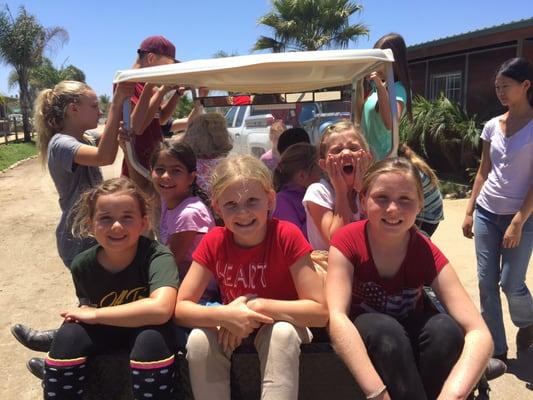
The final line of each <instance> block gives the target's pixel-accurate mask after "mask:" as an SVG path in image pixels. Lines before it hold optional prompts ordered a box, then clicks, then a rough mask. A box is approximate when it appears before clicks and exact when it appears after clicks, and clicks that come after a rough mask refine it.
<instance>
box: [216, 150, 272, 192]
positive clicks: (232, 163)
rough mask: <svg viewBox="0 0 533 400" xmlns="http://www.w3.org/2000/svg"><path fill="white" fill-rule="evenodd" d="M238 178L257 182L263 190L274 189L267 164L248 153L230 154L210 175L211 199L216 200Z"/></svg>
mask: <svg viewBox="0 0 533 400" xmlns="http://www.w3.org/2000/svg"><path fill="white" fill-rule="evenodd" d="M239 180H251V181H256V182H258V183H259V184H260V185H261V186H262V187H263V189H265V192H270V191H272V190H274V188H273V186H272V175H271V173H270V170H269V169H268V168H267V166H266V165H265V164H264V163H263V162H262V161H260V160H258V159H257V158H255V157H253V156H250V155H236V156H230V157H227V158H225V159H223V160H222V161H220V162H219V163H218V164H217V166H216V167H215V169H214V171H213V174H212V175H211V199H212V201H213V202H216V201H217V200H218V198H219V197H220V195H221V194H222V192H224V190H226V188H227V187H228V186H230V185H231V184H232V183H234V182H236V181H239Z"/></svg>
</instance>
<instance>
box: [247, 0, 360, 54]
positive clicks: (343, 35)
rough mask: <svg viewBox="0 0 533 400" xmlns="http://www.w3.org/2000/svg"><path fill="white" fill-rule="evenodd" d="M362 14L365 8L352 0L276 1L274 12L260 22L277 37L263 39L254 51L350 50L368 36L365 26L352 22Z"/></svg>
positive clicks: (257, 43)
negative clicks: (354, 16)
mask: <svg viewBox="0 0 533 400" xmlns="http://www.w3.org/2000/svg"><path fill="white" fill-rule="evenodd" d="M361 10H362V6H361V5H359V4H356V3H355V2H353V1H350V0H272V11H270V12H269V13H268V14H266V15H263V16H262V17H261V18H259V20H258V21H257V22H258V24H260V25H266V26H268V27H269V28H271V29H272V30H273V32H274V36H273V37H267V36H260V37H259V39H258V40H257V42H256V43H255V45H254V47H253V50H271V51H272V52H274V53H279V52H284V51H291V50H321V49H328V48H346V47H348V44H349V43H350V41H353V42H355V41H357V39H358V38H359V36H362V35H367V36H368V28H367V27H366V26H365V25H363V24H350V21H349V19H350V17H351V16H352V15H354V14H356V13H359V12H361Z"/></svg>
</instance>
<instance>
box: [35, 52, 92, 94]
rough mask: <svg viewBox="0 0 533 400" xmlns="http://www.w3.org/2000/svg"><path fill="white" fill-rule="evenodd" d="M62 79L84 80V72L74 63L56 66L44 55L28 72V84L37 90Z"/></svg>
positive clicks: (50, 85) (51, 85)
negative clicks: (37, 64) (38, 63)
mask: <svg viewBox="0 0 533 400" xmlns="http://www.w3.org/2000/svg"><path fill="white" fill-rule="evenodd" d="M64 80H70V81H80V82H85V73H84V72H83V71H82V70H81V69H79V68H78V67H75V66H74V65H67V66H65V65H61V66H60V67H59V68H56V67H54V65H53V64H52V61H51V60H50V59H49V58H46V57H43V58H42V62H41V64H40V65H39V66H37V67H36V68H34V69H32V71H31V72H30V85H31V86H32V87H33V88H35V89H37V90H42V89H46V88H52V87H54V86H55V85H56V84H58V83H59V82H61V81H64Z"/></svg>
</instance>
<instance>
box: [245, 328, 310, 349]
mask: <svg viewBox="0 0 533 400" xmlns="http://www.w3.org/2000/svg"><path fill="white" fill-rule="evenodd" d="M299 329H305V328H297V327H295V326H294V325H292V324H291V323H289V322H284V321H278V322H276V323H274V324H272V325H266V326H263V328H261V330H260V331H259V332H258V334H257V337H256V340H255V346H256V348H257V350H258V351H259V352H260V351H261V347H263V346H266V347H267V348H268V349H269V352H273V351H283V352H288V351H290V350H292V349H297V350H298V354H299V350H300V345H301V344H302V338H301V337H300V336H301V335H300V333H299V332H298V330H299Z"/></svg>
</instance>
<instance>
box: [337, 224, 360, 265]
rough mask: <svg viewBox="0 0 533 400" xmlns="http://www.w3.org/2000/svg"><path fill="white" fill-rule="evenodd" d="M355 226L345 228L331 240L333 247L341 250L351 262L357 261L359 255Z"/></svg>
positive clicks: (350, 225) (349, 225)
mask: <svg viewBox="0 0 533 400" xmlns="http://www.w3.org/2000/svg"><path fill="white" fill-rule="evenodd" d="M354 226H355V225H354V224H348V225H345V226H343V227H342V228H340V229H339V230H338V231H337V232H335V233H334V234H333V237H332V238H331V246H333V247H335V248H336V249H337V250H339V251H340V252H341V253H342V255H344V257H346V258H347V259H348V260H350V261H352V260H354V259H356V253H357V249H356V246H355V244H356V237H355V234H354Z"/></svg>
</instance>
